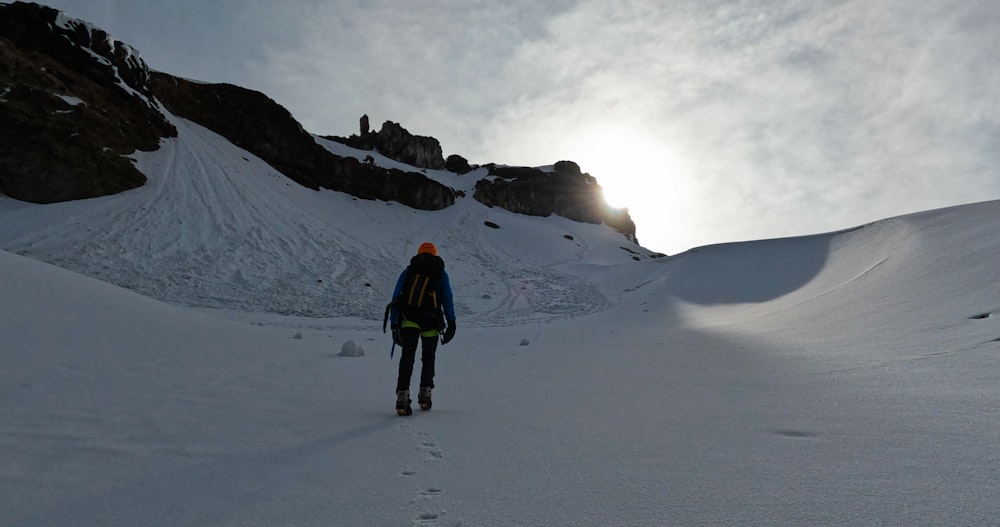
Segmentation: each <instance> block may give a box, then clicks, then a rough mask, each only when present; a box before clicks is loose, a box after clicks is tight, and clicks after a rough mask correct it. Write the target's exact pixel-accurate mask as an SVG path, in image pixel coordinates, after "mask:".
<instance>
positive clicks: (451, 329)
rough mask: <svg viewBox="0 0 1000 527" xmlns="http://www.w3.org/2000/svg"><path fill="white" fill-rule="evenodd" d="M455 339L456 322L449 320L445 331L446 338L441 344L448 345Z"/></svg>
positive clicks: (442, 339) (443, 338)
mask: <svg viewBox="0 0 1000 527" xmlns="http://www.w3.org/2000/svg"><path fill="white" fill-rule="evenodd" d="M453 338H455V321H454V320H449V321H448V327H446V328H445V329H444V337H442V338H441V344H447V343H449V342H451V339H453Z"/></svg>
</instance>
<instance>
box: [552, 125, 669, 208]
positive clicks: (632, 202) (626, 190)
mask: <svg viewBox="0 0 1000 527" xmlns="http://www.w3.org/2000/svg"><path fill="white" fill-rule="evenodd" d="M571 150H572V151H573V152H572V156H573V157H571V158H570V159H572V160H573V161H576V162H577V164H579V165H580V168H581V169H582V170H583V171H584V172H587V173H589V174H590V175H591V176H594V177H595V178H597V182H598V183H599V184H600V185H601V188H602V189H603V190H604V200H605V201H606V202H607V203H608V204H609V205H611V206H612V207H617V208H621V207H628V208H629V209H635V208H643V209H650V210H652V209H653V208H655V207H657V206H659V207H662V206H663V204H664V203H665V202H666V201H669V200H670V195H671V194H674V193H675V192H677V191H678V190H680V189H677V185H678V182H680V181H683V179H684V177H683V172H684V171H683V168H682V165H681V163H680V161H679V159H678V158H677V156H676V154H674V153H673V152H671V151H670V150H669V149H668V148H667V147H666V146H663V145H659V144H656V143H655V142H653V141H652V140H651V139H648V138H646V137H644V136H643V135H642V134H640V133H639V132H636V131H634V130H632V129H629V128H618V127H605V128H597V129H593V130H590V131H588V132H586V133H584V134H582V135H581V136H580V137H579V138H578V139H577V140H576V141H574V142H573V144H572V147H571Z"/></svg>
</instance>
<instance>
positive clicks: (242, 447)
mask: <svg viewBox="0 0 1000 527" xmlns="http://www.w3.org/2000/svg"><path fill="white" fill-rule="evenodd" d="M177 122H178V127H179V130H180V136H179V137H178V138H177V139H175V140H171V141H168V142H165V143H164V145H163V148H162V149H161V150H160V151H158V152H155V153H151V154H143V155H142V156H140V157H138V158H137V159H138V163H139V166H140V167H141V169H142V170H143V171H144V173H146V175H147V176H148V177H149V179H150V182H149V184H148V185H147V186H146V187H144V188H142V189H137V190H135V191H132V192H128V193H125V194H121V195H118V196H112V197H108V198H101V199H96V200H87V201H82V202H73V203H66V204H59V205H45V206H36V205H28V204H24V203H19V202H15V201H13V200H9V199H0V247H2V248H3V249H4V250H5V251H0V270H2V274H3V276H4V278H5V279H4V281H3V282H2V285H0V293H2V294H0V309H2V312H3V314H4V316H3V317H0V336H2V342H3V344H2V346H0V363H2V364H3V368H0V496H2V501H3V506H2V507H0V525H111V526H116V525H121V526H126V525H128V526H132V525H147V526H156V525H171V526H173V525H204V526H222V525H283V526H288V525H324V526H327V525H442V526H445V525H447V526H457V525H464V526H467V525H650V526H653V525H656V526H661V525H899V526H904V525H906V526H911V525H991V524H995V522H996V518H997V517H1000V456H998V454H997V452H1000V449H998V447H1000V445H998V441H1000V424H998V423H1000V385H998V383H997V377H998V374H1000V368H998V366H1000V294H998V293H1000V285H998V284H1000V273H998V266H997V265H996V262H997V261H1000V239H998V235H997V233H998V232H1000V202H988V203H982V204H975V205H968V206H963V207H956V208H952V209H945V210H939V211H930V212H926V213H921V214H915V215H910V216H905V217H900V218H893V219H888V220H885V221H882V222H877V223H874V224H871V225H866V226H863V227H859V228H856V229H851V230H846V231H842V232H837V233H829V234H822V235H816V236H810V237H804V238H790V239H779V240H762V241H754V242H745V243H734V244H727V245H718V246H711V247H704V248H700V249H696V250H692V251H689V252H687V253H684V254H682V255H678V256H675V257H671V258H663V259H648V258H643V259H642V261H639V262H636V261H633V259H632V254H631V253H629V252H627V251H624V250H622V249H621V247H622V246H626V247H628V245H627V242H626V241H625V240H624V238H623V237H621V236H620V235H618V234H616V233H614V232H613V231H611V230H610V229H607V228H606V227H602V226H595V225H584V224H577V223H574V222H570V221H568V220H564V219H561V218H557V217H552V218H527V217H522V216H517V215H513V214H508V213H505V212H503V211H500V210H497V209H488V208H485V207H482V206H480V205H478V204H477V203H475V202H474V201H472V200H471V199H466V200H460V201H459V203H458V204H457V205H456V206H454V207H451V208H449V209H446V210H444V211H440V212H416V211H413V210H411V209H408V208H406V207H403V206H400V205H398V204H387V203H381V202H366V201H363V200H354V199H351V198H349V197H346V196H343V195H340V194H337V193H332V192H313V191H309V190H305V189H301V188H299V187H296V186H294V184H290V183H289V182H288V181H287V180H285V179H284V178H283V176H281V175H280V174H277V173H274V172H273V170H271V169H270V168H269V167H267V166H266V165H265V164H264V163H262V162H261V161H260V160H258V159H256V158H254V157H253V156H251V155H249V154H247V153H245V152H242V151H240V150H238V149H236V148H235V147H233V146H232V145H229V144H228V143H226V142H225V141H224V140H222V139H221V138H219V137H218V136H215V135H214V134H212V133H211V132H209V131H207V130H205V129H203V128H201V127H199V126H197V125H194V124H192V123H189V122H186V121H180V120H178V121H177ZM317 141H320V142H321V144H322V140H321V139H317ZM327 147H328V148H343V147H340V146H334V145H327ZM380 162H387V161H385V160H380ZM429 175H430V176H432V177H435V178H441V179H440V180H442V181H452V183H446V184H450V185H452V186H455V187H456V188H460V187H461V186H462V185H466V184H468V180H467V179H464V180H463V179H461V178H464V177H466V176H456V175H454V174H448V173H434V174H429ZM487 220H488V221H492V222H494V223H497V224H499V225H500V226H501V228H500V229H489V228H487V227H485V226H484V225H483V222H484V221H487ZM566 235H568V236H569V237H571V238H572V239H570V238H567V237H565V236H566ZM425 239H426V240H432V241H435V242H436V243H437V244H438V246H439V248H440V249H441V253H442V255H443V256H444V257H445V259H446V261H447V262H448V268H449V273H450V274H451V276H452V281H453V284H454V286H455V291H456V296H457V297H458V303H459V305H458V311H459V331H458V335H457V337H456V339H455V341H454V342H453V343H451V344H449V345H447V346H445V347H443V348H441V349H440V352H439V361H438V366H439V368H438V378H437V380H438V389H437V390H436V391H435V406H434V410H433V411H431V412H429V413H419V414H418V415H415V416H413V417H411V418H399V417H396V416H395V414H394V412H393V410H392V404H393V393H392V391H393V385H394V381H395V366H396V363H395V362H393V361H390V360H389V359H388V348H389V342H388V339H387V338H386V337H385V336H384V335H383V334H382V333H381V330H380V328H379V323H380V318H381V309H382V306H384V303H385V302H386V301H387V300H388V299H387V297H388V294H389V288H391V287H392V285H393V282H394V280H395V276H396V275H397V273H398V272H399V271H400V270H401V268H402V266H404V265H405V263H406V261H407V259H408V258H409V256H410V254H411V253H412V252H413V251H414V250H415V248H416V246H417V245H418V244H419V243H420V242H421V241H424V240H425ZM630 249H631V250H635V251H639V252H640V253H642V250H641V249H640V248H635V247H634V246H632V247H630ZM15 253H20V254H21V255H26V256H30V257H31V258H26V257H25V256H21V255H18V254H15ZM40 260H44V261H45V262H50V263H51V264H55V265H50V264H49V263H43V262H42V261H40ZM113 284H117V285H113ZM365 284H370V285H365ZM348 340H353V341H355V342H357V343H358V344H361V345H362V346H364V347H365V348H366V352H367V353H366V354H365V356H363V357H357V358H347V357H341V356H339V355H338V352H339V351H340V349H341V345H342V344H344V343H345V342H347V341H348ZM524 341H527V345H522V342H524Z"/></svg>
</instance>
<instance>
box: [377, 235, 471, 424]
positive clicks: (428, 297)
mask: <svg viewBox="0 0 1000 527" xmlns="http://www.w3.org/2000/svg"><path fill="white" fill-rule="evenodd" d="M389 306H390V312H389V316H390V324H391V328H392V339H393V342H394V343H395V344H398V345H399V346H400V347H401V348H402V349H403V351H402V353H401V354H400V358H399V376H398V377H397V379H396V413H397V414H399V415H411V414H412V413H413V410H412V409H411V408H410V404H411V402H412V401H411V400H410V377H411V376H412V375H413V364H414V362H415V361H416V355H417V346H418V344H419V345H420V347H421V354H420V364H421V366H420V391H419V392H418V393H417V403H418V404H419V405H420V408H421V409H422V410H430V409H431V390H433V389H434V361H435V354H436V352H437V344H438V337H439V336H441V343H442V344H447V343H448V342H451V339H453V338H454V337H455V303H454V298H453V296H452V291H451V281H450V280H449V278H448V273H447V272H446V271H445V270H444V260H442V259H441V257H440V256H438V254H437V247H435V246H434V244H433V243H431V242H424V243H422V244H421V245H420V247H419V248H418V249H417V254H416V256H414V257H413V258H411V259H410V265H409V266H408V267H407V268H406V269H404V270H403V272H402V273H400V275H399V279H397V280H396V287H395V289H394V290H393V292H392V302H390V304H389ZM442 330H443V331H444V334H443V335H442V334H441V331H442Z"/></svg>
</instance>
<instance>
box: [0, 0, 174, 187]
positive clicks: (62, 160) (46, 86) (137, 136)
mask: <svg viewBox="0 0 1000 527" xmlns="http://www.w3.org/2000/svg"><path fill="white" fill-rule="evenodd" d="M149 75H150V74H149V68H148V67H147V66H146V63H145V62H144V61H143V60H142V59H141V58H140V57H139V55H138V53H137V52H136V51H135V50H133V49H132V48H131V47H129V46H128V45H126V44H123V43H121V42H119V41H117V40H115V39H113V38H112V37H111V36H110V35H108V34H107V33H106V32H104V31H102V30H100V29H98V28H95V27H93V26H92V25H90V24H88V23H86V22H83V21H81V20H76V19H73V18H70V17H67V16H65V15H64V14H62V13H60V12H59V11H56V10H55V9H51V8H48V7H44V6H40V5H38V4H28V3H22V2H17V3H13V4H0V100H2V102H0V193H3V194H6V195H8V196H10V197H12V198H15V199H19V200H22V201H29V202H34V203H53V202H58V201H68V200H75V199H82V198H90V197H97V196H103V195H108V194H115V193H118V192H122V191H124V190H128V189H132V188H135V187H138V186H141V185H142V184H144V183H145V181H146V178H145V176H143V175H142V173H141V172H139V171H138V170H137V169H136V168H135V167H134V166H133V165H132V162H131V161H130V160H129V159H128V158H126V157H124V156H126V155H129V154H132V153H133V152H135V151H136V150H143V151H151V150H155V149H156V148H158V147H159V141H160V139H161V138H164V137H173V136H176V135H177V130H176V129H175V128H174V127H173V126H172V125H171V124H170V123H169V122H167V120H166V119H165V118H164V117H163V115H161V114H160V113H159V111H158V110H157V109H156V107H155V104H154V103H153V98H152V95H151V91H150V88H149Z"/></svg>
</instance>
